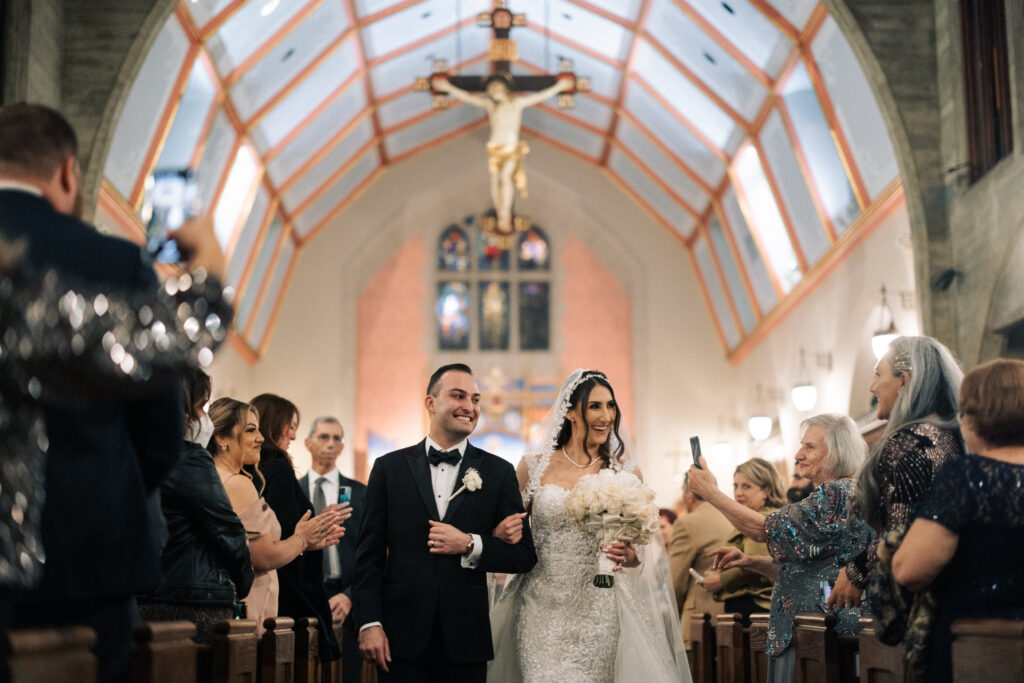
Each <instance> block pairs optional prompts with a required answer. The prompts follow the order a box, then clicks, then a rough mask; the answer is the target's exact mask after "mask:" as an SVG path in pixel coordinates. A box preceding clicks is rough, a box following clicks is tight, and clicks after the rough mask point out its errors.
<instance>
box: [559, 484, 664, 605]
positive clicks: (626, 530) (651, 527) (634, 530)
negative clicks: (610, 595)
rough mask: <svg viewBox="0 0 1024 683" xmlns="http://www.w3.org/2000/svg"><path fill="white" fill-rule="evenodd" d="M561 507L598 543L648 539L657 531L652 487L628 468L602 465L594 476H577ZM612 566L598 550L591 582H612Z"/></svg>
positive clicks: (601, 584)
mask: <svg viewBox="0 0 1024 683" xmlns="http://www.w3.org/2000/svg"><path fill="white" fill-rule="evenodd" d="M565 508H566V512H568V514H569V518H570V519H573V520H575V521H576V523H577V524H579V525H580V527H582V528H583V529H585V530H587V531H590V532H592V533H593V534H594V535H595V536H596V537H597V542H598V545H599V546H604V545H606V544H608V543H614V542H616V541H623V542H626V543H632V544H644V543H650V541H651V539H652V538H653V537H654V534H656V533H657V532H658V507H657V506H656V505H655V504H654V491H652V490H651V489H650V488H648V487H647V486H645V485H644V483H643V482H641V481H640V480H639V479H638V478H637V477H636V475H634V474H631V473H629V472H621V471H620V472H614V471H612V470H610V469H603V470H601V471H600V472H599V473H598V474H597V475H595V476H592V477H584V478H583V479H580V481H579V482H578V483H577V484H576V487H575V488H574V489H573V490H572V492H571V493H570V494H569V497H568V498H567V499H566V501H565ZM613 567H614V564H613V563H612V561H611V560H609V559H608V557H607V556H606V555H605V554H604V551H602V550H598V552H597V575H596V576H594V585H595V586H597V587H599V588H610V587H612V586H613V585H615V578H614V577H613V576H612V569H613Z"/></svg>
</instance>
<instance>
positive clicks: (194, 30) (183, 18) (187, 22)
mask: <svg viewBox="0 0 1024 683" xmlns="http://www.w3.org/2000/svg"><path fill="white" fill-rule="evenodd" d="M174 16H175V17H177V19H178V23H179V24H181V27H182V28H183V29H184V30H185V35H186V36H188V40H189V42H190V43H192V44H194V45H198V44H200V43H202V42H203V38H202V36H201V35H200V33H199V28H198V27H197V26H196V23H195V21H194V20H193V19H192V14H191V13H190V12H189V11H188V9H187V7H186V6H185V2H184V0H182V2H179V3H178V4H177V5H175V6H174Z"/></svg>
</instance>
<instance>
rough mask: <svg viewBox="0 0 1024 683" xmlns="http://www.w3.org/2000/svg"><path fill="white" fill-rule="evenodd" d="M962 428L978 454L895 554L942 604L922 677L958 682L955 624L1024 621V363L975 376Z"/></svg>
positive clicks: (1002, 363)
mask: <svg viewBox="0 0 1024 683" xmlns="http://www.w3.org/2000/svg"><path fill="white" fill-rule="evenodd" d="M960 430H961V432H962V433H963V436H964V441H966V443H967V451H968V453H970V454H971V455H967V456H965V457H962V458H957V459H955V460H953V461H952V462H949V463H947V464H945V465H943V467H942V469H940V470H939V472H938V474H937V475H936V477H935V482H934V483H933V484H932V489H931V493H930V494H929V496H928V498H927V499H926V500H925V502H924V503H923V504H922V505H921V507H920V508H919V510H918V512H917V518H916V519H915V520H914V521H913V523H912V524H911V526H910V530H909V531H907V534H906V537H905V538H904V539H903V543H902V544H901V545H900V546H899V549H898V550H897V551H896V553H895V555H894V556H893V557H892V573H893V577H894V578H895V579H896V580H897V581H899V582H900V583H901V584H903V585H905V586H906V587H907V588H909V589H911V590H913V591H922V590H925V589H928V590H929V592H930V593H931V596H932V597H933V598H934V601H935V608H934V615H935V618H934V622H933V624H932V628H931V632H930V633H926V634H922V635H923V636H926V637H927V639H928V650H929V652H928V659H927V662H928V664H927V666H924V667H921V668H920V669H918V670H917V671H916V672H915V673H916V674H917V679H918V680H928V681H942V682H945V681H952V680H953V669H952V656H951V649H952V641H953V636H952V633H951V632H950V627H951V624H952V623H953V622H954V621H955V620H957V619H969V618H973V619H977V618H986V619H1014V620H1021V619H1024V576H1022V575H1021V567H1022V566H1024V495H1022V494H1021V492H1022V491H1024V362H1021V361H1019V360H1005V359H1004V360H994V361H990V362H988V363H984V364H982V365H980V366H978V367H977V368H975V369H974V370H972V371H971V372H969V373H967V375H966V376H965V377H964V380H963V383H962V384H961V385H960ZM886 540H889V539H886ZM883 545H884V543H883ZM880 554H883V555H884V554H885V553H884V552H883V553H880ZM908 640H909V639H908Z"/></svg>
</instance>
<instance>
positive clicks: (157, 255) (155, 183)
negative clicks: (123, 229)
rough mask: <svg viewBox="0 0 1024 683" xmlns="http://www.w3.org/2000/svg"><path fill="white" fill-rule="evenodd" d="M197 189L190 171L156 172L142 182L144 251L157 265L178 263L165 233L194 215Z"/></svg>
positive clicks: (176, 252) (177, 254)
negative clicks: (144, 226)
mask: <svg viewBox="0 0 1024 683" xmlns="http://www.w3.org/2000/svg"><path fill="white" fill-rule="evenodd" d="M197 198H198V190H197V187H196V180H195V173H193V171H192V169H189V168H186V169H177V170H156V171H154V172H153V174H152V175H150V176H149V178H147V179H146V192H145V196H144V198H143V202H142V211H141V215H142V220H143V222H145V223H146V250H147V251H148V252H149V254H150V256H152V257H153V258H154V259H155V260H156V261H157V262H159V263H179V262H180V261H181V260H182V256H181V252H180V251H179V250H178V245H177V243H176V242H175V241H174V240H168V239H167V233H169V232H171V231H173V230H177V229H178V228H180V227H181V225H182V223H184V222H185V221H187V220H188V219H190V218H193V217H194V216H195V215H196V214H197V213H198V206H197Z"/></svg>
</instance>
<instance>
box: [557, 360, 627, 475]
mask: <svg viewBox="0 0 1024 683" xmlns="http://www.w3.org/2000/svg"><path fill="white" fill-rule="evenodd" d="M597 385H601V386H603V387H604V388H606V389H607V390H608V392H609V393H610V394H611V395H612V402H613V403H615V421H614V422H613V423H612V434H611V435H610V436H609V437H608V439H607V440H606V441H605V442H604V443H603V444H601V445H600V446H598V447H597V456H598V457H599V458H601V460H603V461H604V465H602V467H608V466H609V465H610V464H611V461H612V456H613V455H614V456H615V457H616V459H618V458H620V457H621V456H622V452H623V451H624V450H625V448H624V446H623V445H622V437H620V436H619V422H620V421H621V420H622V411H621V410H619V403H618V401H616V400H615V390H614V389H612V385H611V383H610V382H609V381H608V377H607V376H606V375H605V374H604V373H603V372H601V371H599V370H588V371H587V373H586V374H585V375H584V379H583V381H581V382H580V383H579V384H578V385H577V386H576V388H575V389H574V390H573V392H572V394H570V395H569V410H573V409H575V408H576V407H577V406H581V405H583V406H585V405H586V404H587V401H588V400H589V399H590V392H591V391H593V390H594V387H596V386H597ZM585 413H586V411H585V410H584V411H581V414H583V447H584V449H585V448H586V444H587V437H589V436H590V425H589V424H588V423H587V418H586V415H585ZM612 437H614V441H615V448H614V450H613V449H612V446H611V444H612ZM571 438H572V422H570V421H569V417H568V416H567V415H566V416H564V417H563V418H562V429H561V431H560V432H558V438H557V439H555V448H556V449H558V448H562V447H563V446H565V444H567V443H569V439H571ZM588 455H589V454H588Z"/></svg>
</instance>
